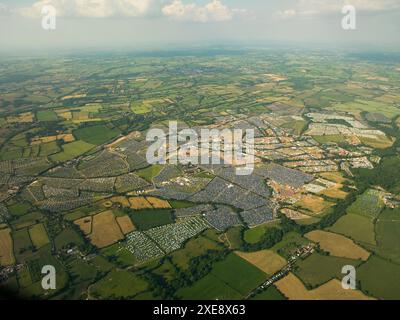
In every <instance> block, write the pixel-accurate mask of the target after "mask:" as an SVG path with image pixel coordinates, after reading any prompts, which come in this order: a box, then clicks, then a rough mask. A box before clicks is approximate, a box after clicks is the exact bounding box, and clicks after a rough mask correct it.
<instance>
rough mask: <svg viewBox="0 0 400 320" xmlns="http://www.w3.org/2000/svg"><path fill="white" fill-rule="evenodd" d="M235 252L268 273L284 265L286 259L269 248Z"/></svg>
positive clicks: (274, 271) (271, 273)
mask: <svg viewBox="0 0 400 320" xmlns="http://www.w3.org/2000/svg"><path fill="white" fill-rule="evenodd" d="M235 253H236V254H237V255H238V256H239V257H241V258H243V259H245V260H246V261H247V262H249V263H251V264H252V265H254V266H256V267H257V268H258V269H260V270H261V271H263V272H265V273H266V274H268V275H273V274H275V273H276V272H278V271H279V270H281V269H282V268H283V267H284V266H285V265H286V260H285V259H283V258H282V257H281V256H280V255H278V254H276V253H275V252H274V251H271V250H261V251H257V252H239V251H236V252H235Z"/></svg>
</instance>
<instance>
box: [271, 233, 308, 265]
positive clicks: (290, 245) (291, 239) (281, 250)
mask: <svg viewBox="0 0 400 320" xmlns="http://www.w3.org/2000/svg"><path fill="white" fill-rule="evenodd" d="M309 242H310V241H309V240H307V239H306V238H303V237H302V236H301V235H300V234H299V233H297V232H288V233H286V234H285V235H284V236H283V239H282V241H281V242H279V243H277V244H276V245H275V246H273V247H272V248H271V250H273V251H275V252H276V253H278V254H279V255H281V256H282V257H284V258H285V259H288V258H289V257H290V256H291V255H292V254H293V251H294V250H296V249H297V248H298V247H301V246H303V245H305V244H308V243H309Z"/></svg>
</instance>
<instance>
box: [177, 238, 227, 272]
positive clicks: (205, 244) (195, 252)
mask: <svg viewBox="0 0 400 320" xmlns="http://www.w3.org/2000/svg"><path fill="white" fill-rule="evenodd" d="M208 250H222V246H221V244H219V243H217V242H215V241H213V240H210V239H208V238H207V237H205V236H199V237H196V238H193V239H191V240H189V241H188V242H187V243H186V245H185V247H184V248H182V249H180V250H177V251H175V252H173V253H171V258H172V262H173V263H174V264H175V265H177V266H178V267H179V268H181V269H184V270H186V269H187V268H188V267H189V262H190V260H191V259H192V258H195V257H198V256H201V255H203V254H205V253H206V252H207V251H208Z"/></svg>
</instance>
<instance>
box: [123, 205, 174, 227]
mask: <svg viewBox="0 0 400 320" xmlns="http://www.w3.org/2000/svg"><path fill="white" fill-rule="evenodd" d="M130 217H131V219H132V221H133V224H134V225H135V227H136V228H137V229H138V230H148V229H151V228H154V227H158V226H163V225H166V224H170V223H173V222H174V220H173V216H172V211H171V210H140V211H137V212H134V213H131V214H130Z"/></svg>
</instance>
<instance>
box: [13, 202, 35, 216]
mask: <svg viewBox="0 0 400 320" xmlns="http://www.w3.org/2000/svg"><path fill="white" fill-rule="evenodd" d="M30 209H31V205H30V204H29V203H26V202H20V203H15V204H13V205H11V206H9V207H8V211H10V213H11V214H12V215H13V216H23V215H25V214H27V213H28V211H29V210H30Z"/></svg>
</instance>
